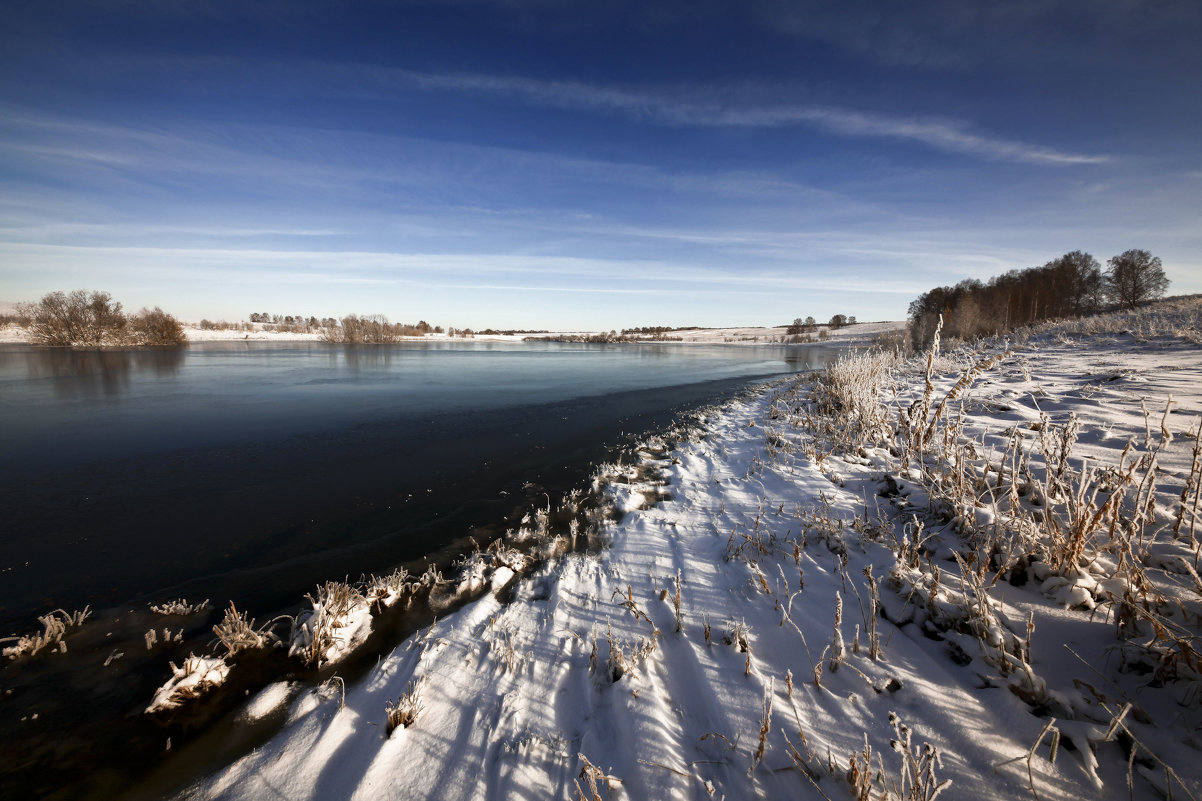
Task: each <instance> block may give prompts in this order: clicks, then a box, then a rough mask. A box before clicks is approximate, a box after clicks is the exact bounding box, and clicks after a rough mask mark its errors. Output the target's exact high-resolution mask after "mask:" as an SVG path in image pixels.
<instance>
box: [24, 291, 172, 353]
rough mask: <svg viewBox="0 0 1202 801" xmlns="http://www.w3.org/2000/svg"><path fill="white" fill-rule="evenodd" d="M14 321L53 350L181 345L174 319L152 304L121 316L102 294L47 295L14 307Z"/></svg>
mask: <svg viewBox="0 0 1202 801" xmlns="http://www.w3.org/2000/svg"><path fill="white" fill-rule="evenodd" d="M16 312H17V313H16V318H17V320H18V322H20V323H21V324H23V325H24V326H25V327H26V328H27V329H28V331H29V341H30V342H33V343H34V344H38V345H53V346H59V347H81V346H82V347H89V346H90V347H99V346H111V345H124V346H130V345H182V344H184V343H186V342H187V341H188V338H187V336H186V335H185V334H184V327H183V326H182V325H181V324H180V322H179V320H177V319H175V318H174V317H172V316H171V315H170V314H168V313H167V312H165V311H163V310H162V309H160V308H159V307H158V306H155V307H154V308H153V309H145V308H144V309H142V310H141V311H139V312H137V313H136V314H126V313H125V312H123V311H122V310H121V304H120V303H118V302H117V301H114V300H113V298H112V295H110V294H109V293H108V292H89V291H87V290H84V289H77V290H75V291H73V292H50V293H49V294H47V295H45V296H43V297H42V299H41V300H40V301H38V302H37V303H18V304H17V309H16Z"/></svg>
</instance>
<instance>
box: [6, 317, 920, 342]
mask: <svg viewBox="0 0 1202 801" xmlns="http://www.w3.org/2000/svg"><path fill="white" fill-rule="evenodd" d="M183 325H184V333H185V334H186V335H187V337H188V342H189V343H193V342H196V343H204V342H320V341H321V335H320V334H318V333H316V332H313V333H304V334H302V333H295V332H290V331H271V330H264V329H263V328H258V329H256V330H254V331H239V330H233V329H227V330H219V329H204V328H201V327H200V325H199V324H197V323H188V322H185V323H184V324H183ZM257 325H262V324H257ZM905 326H906V323H905V321H886V322H875V323H855V324H852V325H848V326H844V327H842V328H838V329H827V327H826V326H819V327H818V328H819V331H823V332H826V333H827V334H829V337H828V338H827V339H825V340H820V341H815V342H810V343H791V342H786V341H782V340H785V339H787V338H788V334H787V333H786V326H783V325H782V326H775V327H730V328H696V329H687V330H681V331H672V332H670V335H669V336H670V338H668V339H657V338H656V337H655V336H654V335H646V336H639V335H629V336H627V337H623V338H622V340H621V341H622V342H623V343H634V344H641V343H653V344H661V345H738V346H756V345H790V344H815V345H823V344H826V345H849V344H869V343H871V342H872V341H873V340H875V339H876V337H878V336H879V335H881V334H884V333H888V332H890V331H895V330H899V329H904V328H905ZM605 334H606V332H604V331H554V332H547V333H538V334H529V333H522V334H475V335H473V336H470V337H451V336H448V335H446V334H428V335H426V336H421V337H399V338H398V339H397V342H399V343H404V342H514V343H520V342H524V341H528V340H546V341H548V342H555V341H580V340H581V339H582V338H587V337H596V336H604V335H605ZM0 344H14V345H15V344H28V335H27V332H26V329H24V328H22V327H20V326H16V325H8V326H4V327H0Z"/></svg>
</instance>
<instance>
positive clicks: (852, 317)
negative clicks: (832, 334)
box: [847, 314, 856, 325]
mask: <svg viewBox="0 0 1202 801" xmlns="http://www.w3.org/2000/svg"><path fill="white" fill-rule="evenodd" d="M847 324H848V325H855V324H856V316H855V315H854V314H852V315H849V316H848V318H847Z"/></svg>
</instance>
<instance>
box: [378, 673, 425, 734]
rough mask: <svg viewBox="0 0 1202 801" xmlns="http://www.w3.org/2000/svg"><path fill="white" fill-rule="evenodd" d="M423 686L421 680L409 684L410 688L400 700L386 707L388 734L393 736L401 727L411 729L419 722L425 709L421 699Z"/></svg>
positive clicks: (390, 702)
mask: <svg viewBox="0 0 1202 801" xmlns="http://www.w3.org/2000/svg"><path fill="white" fill-rule="evenodd" d="M421 685H422V681H421V680H420V679H419V680H418V681H416V682H413V681H411V682H409V686H408V687H407V688H406V689H405V692H404V693H402V694H401V697H400V698H398V699H397V700H396V701H389V702H387V703H386V704H385V705H384V710H385V712H386V713H387V715H388V727H387V733H388V734H392V733H393V732H394V731H396V729H398V728H400V727H404V728H409V727H410V726H412V725H413V724H414V723H416V722H417V718H418V716H419V715H421V713H422V710H423V709H425V704H424V703H422V698H421Z"/></svg>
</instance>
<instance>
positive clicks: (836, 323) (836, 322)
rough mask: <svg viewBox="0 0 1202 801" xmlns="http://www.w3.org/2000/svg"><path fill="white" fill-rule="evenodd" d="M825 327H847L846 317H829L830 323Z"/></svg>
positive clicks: (841, 315)
mask: <svg viewBox="0 0 1202 801" xmlns="http://www.w3.org/2000/svg"><path fill="white" fill-rule="evenodd" d="M827 325H828V326H830V327H831V328H842V327H843V326H845V325H847V315H845V314H836V315H835V316H834V317H831V321H830V322H829V323H827Z"/></svg>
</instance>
